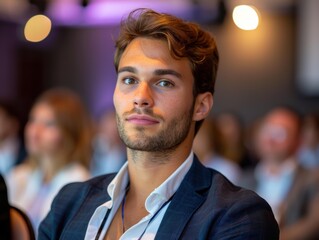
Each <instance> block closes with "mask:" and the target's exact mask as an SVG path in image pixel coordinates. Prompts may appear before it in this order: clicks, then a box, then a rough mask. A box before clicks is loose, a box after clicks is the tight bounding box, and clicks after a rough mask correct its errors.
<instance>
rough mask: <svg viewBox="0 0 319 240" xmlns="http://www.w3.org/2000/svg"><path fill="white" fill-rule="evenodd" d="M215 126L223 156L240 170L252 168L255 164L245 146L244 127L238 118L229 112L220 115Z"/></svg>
mask: <svg viewBox="0 0 319 240" xmlns="http://www.w3.org/2000/svg"><path fill="white" fill-rule="evenodd" d="M216 124H217V127H218V129H219V130H220V132H221V134H222V139H223V149H222V153H223V155H224V156H225V157H226V158H228V159H230V160H232V161H233V162H235V163H237V164H238V165H239V166H240V167H241V168H242V169H246V168H250V167H252V166H253V165H254V164H255V163H254V160H253V158H252V156H251V154H250V152H249V151H248V148H247V147H246V145H245V132H244V126H243V123H242V121H241V119H240V117H239V116H238V115H236V114H235V113H231V112H225V113H221V114H219V115H218V116H217V118H216Z"/></svg>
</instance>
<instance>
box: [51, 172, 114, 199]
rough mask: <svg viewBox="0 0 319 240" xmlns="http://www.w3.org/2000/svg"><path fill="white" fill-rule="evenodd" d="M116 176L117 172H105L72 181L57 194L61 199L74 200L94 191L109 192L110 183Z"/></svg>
mask: <svg viewBox="0 0 319 240" xmlns="http://www.w3.org/2000/svg"><path fill="white" fill-rule="evenodd" d="M115 176H116V173H111V174H105V175H101V176H97V177H94V178H91V179H89V180H87V181H83V182H71V183H68V184H66V185H65V186H64V187H63V188H62V189H61V190H60V191H59V194H58V195H57V199H58V200H60V201H64V200H66V201H74V200H75V199H81V197H84V196H85V195H88V194H89V193H90V194H94V192H97V194H98V193H99V192H107V187H108V185H109V183H110V182H111V181H112V180H113V178H114V177H115Z"/></svg>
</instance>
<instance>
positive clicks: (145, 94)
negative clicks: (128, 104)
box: [134, 83, 154, 108]
mask: <svg viewBox="0 0 319 240" xmlns="http://www.w3.org/2000/svg"><path fill="white" fill-rule="evenodd" d="M153 104H154V101H153V94H152V89H151V87H150V86H149V84H148V83H140V84H139V86H138V87H137V89H136V93H135V96H134V106H135V107H138V108H149V107H152V106H153Z"/></svg>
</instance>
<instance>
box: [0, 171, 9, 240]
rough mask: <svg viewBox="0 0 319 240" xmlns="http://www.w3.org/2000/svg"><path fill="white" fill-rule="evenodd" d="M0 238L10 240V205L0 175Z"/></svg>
mask: <svg viewBox="0 0 319 240" xmlns="http://www.w3.org/2000/svg"><path fill="white" fill-rule="evenodd" d="M0 236H1V239H3V240H9V239H11V226H10V205H9V202H8V196H7V186H6V183H5V181H4V179H3V177H2V175H1V174H0Z"/></svg>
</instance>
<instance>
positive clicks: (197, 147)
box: [193, 118, 241, 184]
mask: <svg viewBox="0 0 319 240" xmlns="http://www.w3.org/2000/svg"><path fill="white" fill-rule="evenodd" d="M222 138H223V136H222V135H221V133H220V131H219V129H218V128H217V126H216V123H215V120H213V119H212V118H207V119H205V121H204V122H203V124H202V126H201V128H200V129H199V131H198V133H197V134H196V137H195V139H194V143H193V150H194V152H195V154H196V155H197V156H198V158H199V159H200V160H201V161H202V163H203V165H205V166H206V167H209V168H213V169H215V170H217V171H219V172H220V173H222V174H223V175H224V176H225V177H227V178H228V179H229V180H230V181H231V182H233V183H235V184H237V183H238V181H239V179H240V177H241V169H240V167H239V165H238V164H237V163H235V162H233V161H231V160H229V159H227V158H226V157H225V156H224V155H223V152H222V150H223V142H224V141H223V139H222Z"/></svg>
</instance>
